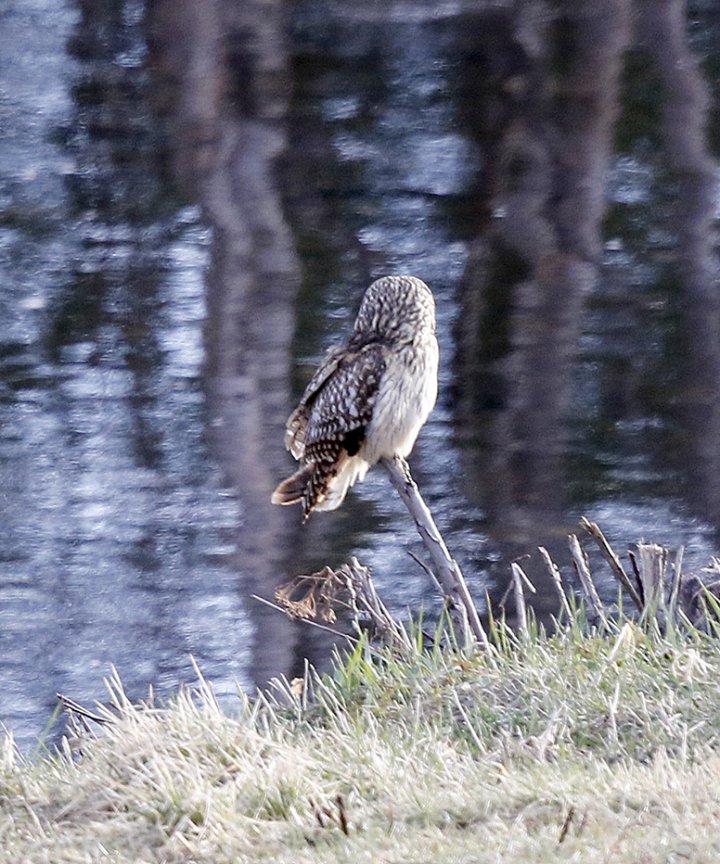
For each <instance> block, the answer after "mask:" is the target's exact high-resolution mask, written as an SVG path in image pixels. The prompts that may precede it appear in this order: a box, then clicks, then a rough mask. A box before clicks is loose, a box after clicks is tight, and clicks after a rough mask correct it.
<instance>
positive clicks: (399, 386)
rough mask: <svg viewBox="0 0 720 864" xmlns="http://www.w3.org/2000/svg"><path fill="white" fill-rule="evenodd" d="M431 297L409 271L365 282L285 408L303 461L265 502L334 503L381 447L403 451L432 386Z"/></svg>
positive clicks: (311, 506) (390, 452) (324, 506)
mask: <svg viewBox="0 0 720 864" xmlns="http://www.w3.org/2000/svg"><path fill="white" fill-rule="evenodd" d="M437 369H438V347H437V340H436V338H435V302H434V300H433V296H432V294H431V292H430V289H429V288H428V287H427V285H425V283H424V282H422V281H421V280H420V279H416V278H415V277H413V276H386V277H384V278H383V279H378V280H377V281H376V282H373V284H372V285H371V286H370V287H369V288H368V290H367V291H366V292H365V296H364V297H363V301H362V303H361V305H360V310H359V312H358V316H357V319H356V321H355V326H354V328H353V332H352V335H351V336H350V339H349V340H348V343H347V345H345V346H344V347H342V348H333V349H331V350H330V351H329V352H328V354H327V356H326V358H325V360H324V361H323V363H322V364H321V365H320V367H319V369H318V370H317V372H316V373H315V374H314V375H313V377H312V379H311V381H310V383H309V384H308V386H307V387H306V388H305V392H304V393H303V395H302V398H301V400H300V404H299V405H298V407H297V408H296V409H295V410H294V411H293V413H292V414H291V415H290V417H289V419H288V422H287V428H286V432H285V446H286V447H287V449H288V450H289V451H290V452H291V453H292V455H293V456H294V457H295V458H296V459H297V460H299V461H301V462H302V463H303V465H302V467H301V468H300V469H299V470H298V471H296V472H295V473H294V474H293V475H292V476H291V477H289V478H288V479H287V480H284V481H283V482H282V483H280V485H279V486H278V487H277V489H276V490H275V492H274V493H273V496H272V501H273V503H274V504H294V503H296V502H302V504H303V511H304V513H305V516H306V517H307V516H308V515H309V514H310V513H311V512H312V511H313V510H334V509H335V508H336V507H339V506H340V504H341V503H342V501H343V499H344V498H345V494H346V492H347V490H348V488H349V487H350V486H352V485H353V483H355V482H356V481H357V480H361V479H362V478H363V477H364V476H365V474H366V472H367V470H368V468H369V467H370V466H371V465H374V464H375V463H376V462H377V461H378V460H379V459H381V458H382V457H383V456H388V457H392V456H394V455H400V456H407V455H408V454H409V452H410V451H411V450H412V447H413V444H414V443H415V439H416V438H417V434H418V432H419V431H420V428H421V427H422V425H423V423H424V422H425V421H426V420H427V417H428V415H429V414H430V411H431V410H432V408H433V406H434V404H435V399H436V396H437Z"/></svg>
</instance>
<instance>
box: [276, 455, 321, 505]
mask: <svg viewBox="0 0 720 864" xmlns="http://www.w3.org/2000/svg"><path fill="white" fill-rule="evenodd" d="M314 471H315V463H314V462H309V463H308V464H307V465H303V467H302V468H300V469H299V470H298V471H296V472H295V473H294V474H291V475H290V477H288V478H287V480H283V481H282V483H280V484H279V486H278V487H277V489H276V490H275V491H274V492H273V494H272V498H271V499H270V500H271V501H272V503H273V504H282V505H283V506H284V505H286V504H297V503H298V502H300V501H302V500H303V499H304V497H305V490H306V489H307V486H308V483H309V482H310V481H311V479H312V476H313V472H314Z"/></svg>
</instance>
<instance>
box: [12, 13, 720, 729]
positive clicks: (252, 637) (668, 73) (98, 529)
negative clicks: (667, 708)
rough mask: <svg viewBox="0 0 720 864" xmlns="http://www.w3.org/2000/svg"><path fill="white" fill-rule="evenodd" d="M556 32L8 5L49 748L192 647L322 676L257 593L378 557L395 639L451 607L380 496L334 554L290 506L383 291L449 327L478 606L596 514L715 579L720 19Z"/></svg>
mask: <svg viewBox="0 0 720 864" xmlns="http://www.w3.org/2000/svg"><path fill="white" fill-rule="evenodd" d="M546 12H547V10H546V7H545V5H544V4H542V3H536V2H530V0H528V2H526V3H520V4H517V6H516V7H514V8H513V10H512V11H510V10H506V9H502V8H501V7H500V5H499V4H488V5H487V7H486V6H485V5H484V4H477V3H463V2H459V3H453V4H442V3H441V4H438V3H435V2H433V3H423V2H394V3H383V4H373V3H371V4H366V5H364V6H362V7H360V6H353V5H351V4H348V3H344V2H329V0H328V2H321V0H304V2H299V3H293V4H283V3H281V2H270V3H268V2H260V0H257V2H255V0H250V2H246V3H242V4H240V3H235V2H230V0H202V2H199V0H147V2H146V3H142V2H139V0H138V2H130V0H127V2H121V0H103V2H92V3H91V2H89V0H84V2H83V0H76V2H68V3H67V4H65V5H61V6H59V7H58V4H48V3H47V2H46V0H32V2H29V3H19V2H11V3H10V4H9V6H8V7H7V8H6V9H4V10H3V11H2V12H0V35H2V36H3V43H4V44H5V45H6V46H8V47H7V50H6V51H5V52H4V57H3V58H0V83H1V84H2V85H3V86H2V88H0V113H2V116H3V117H4V118H7V121H8V122H7V123H5V124H4V128H3V132H2V137H0V268H1V270H2V276H3V284H4V285H5V286H6V287H5V288H4V290H3V292H2V295H0V312H1V313H2V318H1V319H0V488H1V489H2V491H1V492H0V519H2V523H3V532H2V542H1V543H0V597H1V598H2V602H0V621H1V623H2V628H1V629H0V647H1V648H2V658H3V659H2V660H0V688H1V689H2V692H3V696H4V699H3V713H2V717H3V720H4V721H5V722H7V723H9V725H10V726H11V728H12V729H13V731H14V732H15V733H16V734H17V735H18V737H19V739H20V740H21V741H23V742H27V741H28V740H29V739H30V738H31V736H32V735H33V734H37V732H39V730H40V728H41V727H42V725H43V719H44V718H45V717H47V716H48V715H49V713H50V711H51V710H52V706H53V703H54V694H55V692H57V691H63V692H66V693H68V694H69V695H71V696H73V697H74V698H78V699H80V700H81V701H82V700H84V699H86V700H91V699H93V698H101V697H102V687H101V684H100V679H101V677H102V675H104V674H106V673H107V672H108V671H109V669H110V665H111V664H113V663H114V664H115V665H117V667H118V669H119V671H120V674H121V676H122V678H123V679H124V681H125V682H126V684H127V686H128V690H129V692H130V693H131V695H132V696H133V697H141V696H143V695H144V694H146V693H147V688H148V686H149V685H153V686H154V687H155V688H157V690H158V692H160V693H161V694H164V693H167V692H171V691H172V690H173V689H175V688H176V687H177V685H178V683H179V682H181V681H184V680H191V678H192V676H193V672H192V668H191V664H190V659H189V658H190V655H192V656H194V657H195V658H196V659H197V661H198V663H199V664H200V667H201V668H202V669H203V672H204V673H205V674H206V675H207V677H208V678H209V679H210V680H211V681H212V682H213V683H214V685H215V686H216V688H217V689H218V691H219V693H220V695H221V696H222V697H228V696H229V695H230V694H232V692H233V691H234V688H235V686H236V682H237V684H239V686H241V687H245V688H248V687H252V686H255V685H261V686H262V685H264V684H265V683H266V682H267V681H268V679H270V678H271V677H272V676H275V675H278V674H285V675H288V676H290V677H292V676H294V675H296V674H302V670H303V663H304V660H305V658H309V659H310V660H311V661H312V662H313V663H315V664H317V665H320V666H323V665H324V664H326V663H327V660H328V656H329V650H330V641H329V639H328V638H327V637H326V634H321V633H319V632H317V631H313V630H310V629H308V628H307V627H299V626H297V625H294V624H292V623H291V622H290V621H288V620H286V619H285V618H284V617H282V616H281V615H280V614H278V613H277V612H275V611H273V610H270V609H268V608H267V607H265V606H263V605H261V604H260V603H258V602H257V601H255V600H253V599H251V595H252V594H259V595H263V596H266V597H268V596H271V595H272V591H273V588H274V587H275V585H276V584H277V583H279V582H281V581H283V580H284V579H286V578H288V577H289V576H291V575H293V574H295V573H297V572H307V571H310V570H313V569H318V568H319V567H321V566H323V565H325V564H331V565H337V564H339V563H341V562H342V561H343V560H346V558H347V557H348V556H349V555H353V554H354V555H357V556H358V557H359V558H360V559H361V560H363V561H364V562H365V563H367V564H370V565H371V566H373V567H374V569H375V570H376V573H377V580H378V584H379V587H380V590H381V592H382V595H383V597H384V598H385V599H386V601H387V602H388V605H389V606H390V607H391V608H392V609H393V611H395V612H398V613H400V614H402V613H403V612H404V610H405V609H406V607H410V608H413V609H417V608H418V607H419V606H420V605H422V604H424V605H425V606H426V607H429V608H430V609H433V608H437V600H436V598H434V597H433V592H432V588H431V586H429V585H427V584H426V582H427V580H426V579H425V578H424V576H423V574H422V573H421V572H419V570H418V568H417V566H416V565H415V564H414V563H413V562H412V561H411V560H410V559H409V557H408V555H407V550H408V549H413V550H417V551H420V550H419V548H418V543H417V540H416V537H415V535H414V529H413V528H412V525H411V524H410V523H409V519H408V518H407V515H406V514H405V513H404V512H403V509H402V505H401V504H400V503H399V502H398V501H397V500H395V497H394V496H393V495H392V494H390V487H389V485H388V484H387V482H386V480H385V478H384V476H382V474H381V472H371V474H370V475H369V476H368V478H367V480H366V481H365V482H364V483H363V484H362V486H361V487H360V488H359V489H358V490H357V493H354V494H353V495H352V496H351V497H350V498H349V499H348V500H347V502H346V503H345V504H344V505H343V508H342V509H341V510H339V511H337V512H335V513H332V514H318V516H317V518H313V519H311V520H310V522H309V523H308V524H307V525H302V524H301V522H300V514H299V512H298V511H297V510H295V509H290V508H275V507H272V506H271V505H270V503H269V495H270V492H271V490H272V488H273V487H274V485H275V483H276V482H277V480H278V479H279V478H281V477H282V476H284V475H285V473H286V471H287V469H288V468H289V467H290V464H289V457H288V456H287V454H286V453H285V452H284V450H283V447H282V430H283V425H284V419H285V417H286V415H287V413H288V412H289V410H290V408H291V407H292V404H293V400H294V399H296V398H297V396H298V395H299V393H300V392H301V391H302V388H303V386H304V384H305V382H306V381H307V380H308V377H309V375H310V374H311V371H312V369H313V367H314V365H315V364H316V363H317V361H318V359H319V358H320V357H321V356H322V354H323V352H324V350H325V349H326V348H327V347H328V346H329V345H330V344H332V343H333V342H334V341H336V340H337V339H338V336H339V335H340V334H342V333H344V332H346V331H347V330H348V329H349V327H350V326H351V323H352V319H353V317H354V312H355V310H356V308H357V304H358V302H359V299H360V296H361V294H362V292H363V290H364V288H365V287H366V285H367V284H368V283H369V281H370V280H371V279H373V278H375V277H377V276H379V275H382V274H384V273H388V272H412V273H416V274H417V275H419V276H421V277H422V278H424V279H426V281H428V282H429V283H430V284H431V285H432V287H433V290H434V292H435V294H436V297H437V300H438V330H439V338H440V342H441V346H442V360H441V397H440V402H439V404H438V407H437V409H436V411H435V412H434V414H433V416H432V418H431V420H430V422H429V423H428V424H427V426H426V428H425V429H424V430H423V433H422V435H421V437H420V440H419V442H418V445H417V447H416V450H415V453H414V454H413V457H412V458H413V468H414V471H415V473H416V475H417V477H418V479H419V482H420V485H421V487H422V489H423V492H424V493H425V495H426V497H427V499H428V502H429V504H430V506H431V508H432V509H433V511H434V512H435V514H436V516H437V519H438V522H439V524H440V525H441V528H442V529H443V531H444V532H445V533H446V536H447V538H448V542H449V544H450V546H451V548H452V551H453V553H454V554H455V555H456V556H457V557H458V558H459V560H460V561H461V563H462V564H463V567H464V569H465V572H466V573H467V574H468V575H469V578H470V582H471V587H472V589H473V590H474V591H475V593H476V594H477V596H482V595H483V593H484V591H485V590H486V589H488V590H490V591H491V593H493V594H494V595H496V596H497V595H499V594H502V592H503V591H504V587H505V582H506V579H507V571H508V562H509V560H511V559H513V558H514V557H516V556H518V555H524V554H526V553H531V552H532V551H533V549H534V548H535V546H536V545H537V544H539V543H542V544H543V545H546V546H548V547H550V548H551V549H552V550H553V551H554V552H555V555H556V557H557V559H558V561H559V562H561V563H564V562H566V560H567V555H566V554H565V553H564V551H563V548H564V535H565V534H566V533H567V532H568V530H571V529H572V527H573V524H574V522H575V520H576V519H577V517H578V516H579V515H580V514H583V513H584V514H587V515H588V516H590V517H591V518H593V519H597V520H598V521H601V522H602V524H603V526H604V527H605V529H606V530H607V532H608V534H609V535H610V536H611V537H612V538H613V539H614V540H616V541H617V542H618V543H619V544H620V545H622V544H623V543H630V542H632V541H634V540H636V539H638V538H639V537H640V536H646V537H648V538H651V539H653V540H658V541H660V542H663V543H667V544H669V545H673V544H680V543H690V544H691V550H689V551H690V552H694V553H695V554H696V557H697V559H698V560H699V561H703V562H704V560H705V559H706V558H707V556H708V554H710V552H712V551H714V550H713V546H714V545H715V544H716V542H717V528H718V525H719V524H720V512H719V507H720V498H719V493H720V486H719V485H718V484H720V480H718V477H719V476H720V473H719V472H718V470H717V469H718V464H717V463H718V455H719V454H718V448H719V447H720V434H719V433H720V428H718V426H719V424H720V405H719V404H718V398H719V396H718V394H720V387H719V386H718V383H719V381H718V379H719V377H720V340H719V339H718V330H719V329H720V320H719V319H718V316H719V314H720V310H718V302H719V301H718V291H717V289H718V283H717V272H716V267H717V261H716V251H715V249H716V245H717V243H716V240H717V238H716V227H717V222H716V220H717V210H718V195H717V179H716V178H717V175H718V151H719V149H720V148H719V147H718V141H719V140H720V136H719V135H718V129H719V128H720V126H718V118H719V117H720V99H719V94H718V87H717V80H720V79H719V78H718V75H717V72H718V70H717V68H715V69H713V68H712V64H713V63H715V64H716V66H717V56H720V54H718V51H717V48H718V34H719V33H720V20H718V16H717V13H715V12H714V11H713V9H712V7H710V6H707V5H703V4H700V3H697V4H695V5H692V4H691V9H690V12H689V13H688V15H687V16H686V14H685V13H684V11H683V7H682V4H680V3H679V2H676V0H663V2H660V3H655V2H653V3H650V2H637V3H634V4H630V2H629V0H604V2H602V3H589V2H588V3H585V2H583V3H579V4H572V5H568V6H567V7H566V11H565V12H562V13H561V12H557V11H556V12H555V13H554V14H552V15H550V14H546ZM38 57H42V58H43V62H42V63H38V62H37V58H38ZM713 87H714V88H715V89H712V88H713ZM690 558H691V560H692V555H691V556H690ZM533 566H534V561H533V560H530V561H529V562H528V569H529V570H531V571H532V570H533ZM534 575H535V578H536V580H537V582H538V584H539V587H540V592H539V599H538V608H539V609H541V610H545V611H554V608H555V607H554V599H553V598H552V595H551V594H550V593H549V591H548V590H547V586H546V585H545V584H544V581H543V579H544V577H543V574H542V573H541V572H535V573H534ZM39 718H40V719H39Z"/></svg>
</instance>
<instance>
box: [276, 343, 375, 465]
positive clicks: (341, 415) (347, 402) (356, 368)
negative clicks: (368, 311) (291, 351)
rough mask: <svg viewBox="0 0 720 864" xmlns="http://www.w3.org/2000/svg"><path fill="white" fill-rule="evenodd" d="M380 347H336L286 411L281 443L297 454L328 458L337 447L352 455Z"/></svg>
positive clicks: (368, 410)
mask: <svg viewBox="0 0 720 864" xmlns="http://www.w3.org/2000/svg"><path fill="white" fill-rule="evenodd" d="M384 370H385V358H384V349H383V348H382V346H381V345H379V344H377V343H373V344H370V345H365V346H363V347H362V348H360V349H358V350H348V349H346V348H335V349H333V350H332V351H331V352H330V353H329V354H328V356H327V357H326V358H325V361H324V362H323V363H322V364H321V366H320V368H319V369H318V370H317V372H316V373H315V375H313V378H312V380H311V381H310V383H309V384H308V386H307V387H306V388H305V392H304V393H303V396H302V399H301V400H300V404H299V405H298V407H297V408H296V409H295V411H293V413H292V414H291V415H290V418H289V419H288V422H287V431H286V433H285V444H286V446H287V448H288V450H290V452H291V453H292V454H293V456H294V457H295V458H296V459H305V461H308V462H309V461H322V462H328V461H331V460H334V459H336V458H337V455H338V453H339V449H340V448H341V447H342V448H344V449H345V450H347V452H348V454H349V455H351V456H354V455H355V453H357V451H358V450H359V449H360V445H361V444H362V440H363V438H364V434H365V427H366V426H367V424H368V423H369V422H370V419H371V417H372V411H373V406H374V404H375V397H376V395H377V389H378V385H379V383H380V377H381V375H382V373H383V371H384Z"/></svg>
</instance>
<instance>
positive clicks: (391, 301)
mask: <svg viewBox="0 0 720 864" xmlns="http://www.w3.org/2000/svg"><path fill="white" fill-rule="evenodd" d="M434 332H435V299H434V297H433V295H432V291H431V290H430V289H429V288H428V286H427V285H426V284H425V283H424V282H423V281H422V279H418V278H416V277H415V276H383V277H382V279H377V280H376V281H375V282H373V283H372V285H371V286H370V287H369V288H368V289H367V291H366V292H365V296H364V297H363V299H362V303H361V304H360V310H359V311H358V315H357V318H356V319H355V327H354V335H355V336H362V337H364V338H367V337H371V338H372V337H373V336H375V337H378V338H380V339H382V340H383V341H386V342H390V343H396V344H404V343H410V342H413V341H414V340H415V339H416V338H417V337H418V336H421V337H422V336H426V335H428V334H433V333H434Z"/></svg>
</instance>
